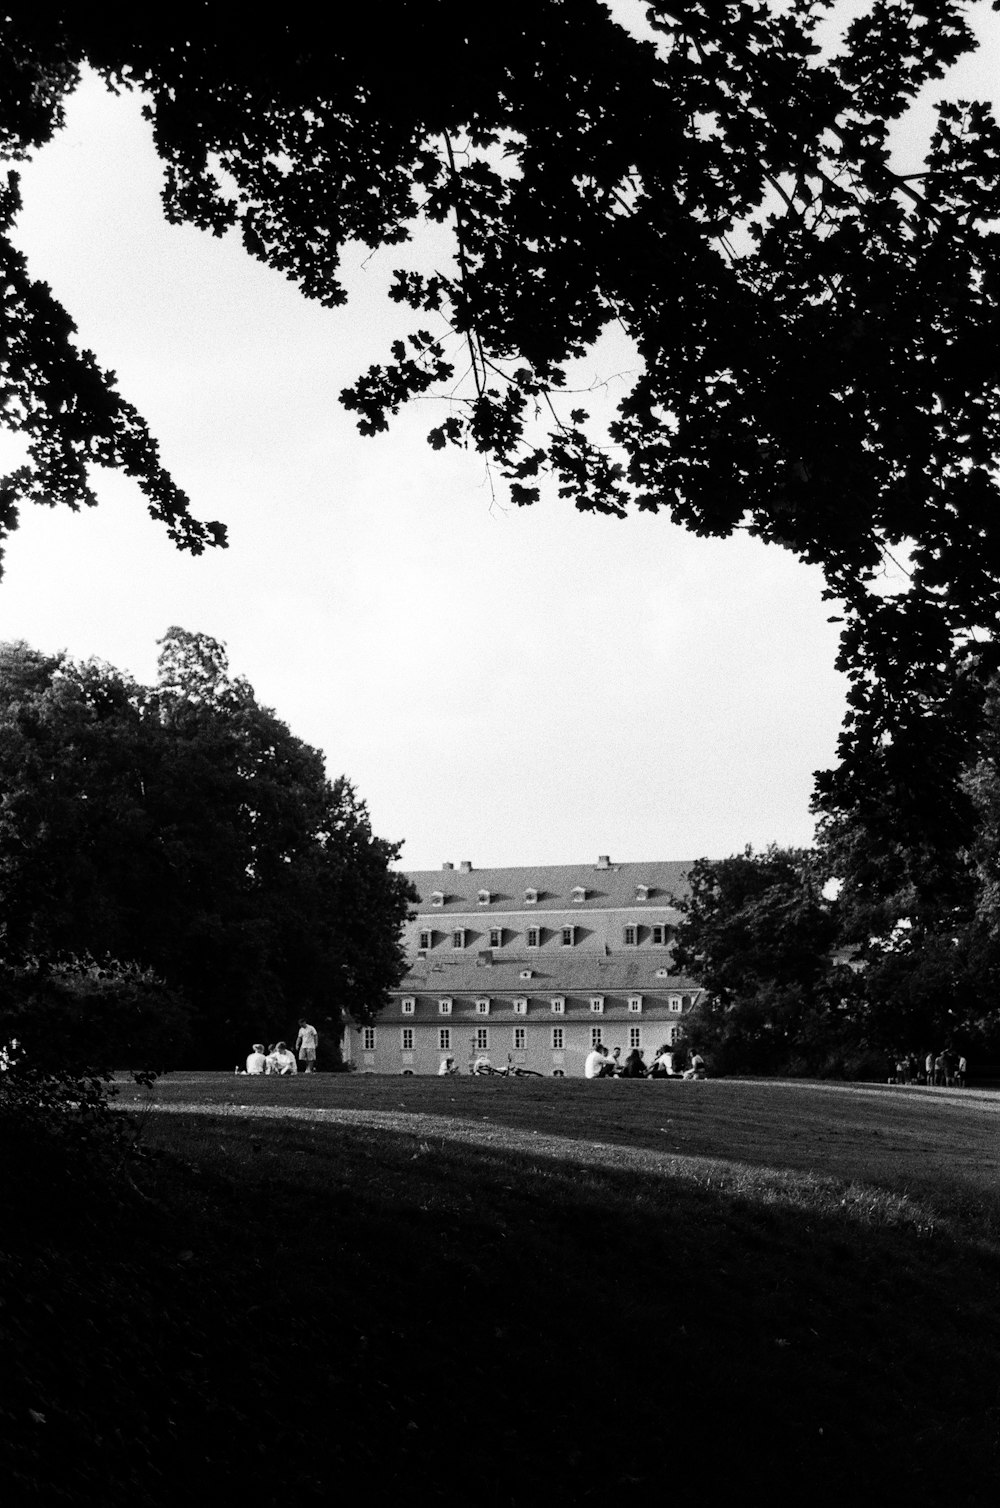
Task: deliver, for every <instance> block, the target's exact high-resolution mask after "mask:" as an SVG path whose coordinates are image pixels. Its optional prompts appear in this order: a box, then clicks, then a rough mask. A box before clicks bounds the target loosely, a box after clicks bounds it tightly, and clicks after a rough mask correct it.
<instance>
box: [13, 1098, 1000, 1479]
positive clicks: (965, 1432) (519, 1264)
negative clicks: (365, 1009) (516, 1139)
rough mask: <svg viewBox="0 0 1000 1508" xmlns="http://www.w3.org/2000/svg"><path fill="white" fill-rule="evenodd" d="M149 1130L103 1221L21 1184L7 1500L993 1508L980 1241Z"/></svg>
mask: <svg viewBox="0 0 1000 1508" xmlns="http://www.w3.org/2000/svg"><path fill="white" fill-rule="evenodd" d="M168 1119H169V1124H167V1121H168ZM148 1135H149V1136H150V1137H151V1138H153V1139H154V1140H155V1141H156V1142H158V1143H163V1144H164V1145H167V1146H169V1149H170V1150H169V1154H167V1155H164V1156H158V1157H156V1158H154V1159H153V1160H152V1161H151V1162H149V1163H148V1164H147V1166H146V1168H145V1170H144V1173H143V1175H142V1177H141V1178H139V1179H137V1182H138V1184H139V1187H138V1188H137V1190H136V1192H135V1194H134V1195H129V1196H128V1197H124V1198H122V1199H116V1200H111V1201H109V1202H108V1204H107V1206H106V1207H104V1208H101V1207H100V1200H99V1198H97V1199H91V1200H89V1201H88V1200H83V1201H81V1202H79V1203H77V1204H74V1201H73V1199H72V1198H69V1199H67V1200H65V1201H64V1203H63V1205H62V1208H61V1209H60V1210H59V1211H58V1212H56V1211H53V1210H52V1209H51V1208H48V1207H47V1205H46V1201H45V1199H44V1197H40V1196H39V1191H38V1190H37V1189H36V1190H35V1191H34V1194H33V1195H32V1194H31V1191H30V1190H29V1189H28V1188H27V1185H25V1190H24V1191H23V1192H25V1197H26V1204H25V1209H26V1210H27V1211H28V1216H27V1218H26V1220H25V1221H24V1222H22V1225H21V1227H20V1229H19V1231H18V1232H16V1233H12V1234H11V1235H10V1237H9V1239H8V1240H7V1242H6V1246H7V1248H8V1264H7V1268H6V1273H7V1277H6V1287H5V1291H4V1294H3V1299H4V1304H3V1307H2V1308H0V1327H2V1344H3V1351H4V1358H5V1367H4V1371H5V1376H6V1379H7V1381H6V1383H5V1384H4V1385H3V1391H2V1393H0V1406H2V1408H3V1414H4V1424H5V1426H6V1428H5V1431H4V1433H5V1438H6V1442H7V1443H6V1446H5V1447H4V1449H5V1453H6V1460H5V1461H4V1463H3V1465H4V1471H5V1479H6V1480H7V1482H8V1483H10V1484H12V1485H13V1497H8V1499H7V1500H8V1501H9V1502H18V1503H19V1502H22V1501H24V1502H37V1503H40V1504H59V1503H67V1504H70V1503H72V1504H76V1503H80V1504H83V1503H92V1502H101V1503H102V1504H114V1503H119V1502H121V1503H125V1502H129V1503H132V1504H135V1503H141V1504H143V1505H144V1508H145V1505H160V1504H163V1505H166V1504H170V1505H171V1508H175V1505H177V1504H178V1503H179V1502H181V1501H182V1500H183V1498H184V1497H185V1496H188V1495H191V1496H197V1498H198V1499H199V1500H201V1499H205V1498H209V1499H212V1498H217V1497H220V1496H221V1497H222V1498H223V1500H225V1501H242V1502H247V1503H261V1504H264V1503H267V1504H281V1505H284V1504H288V1505H294V1504H300V1503H313V1502H316V1503H319V1502H331V1501H333V1500H335V1499H341V1498H342V1497H343V1496H344V1495H346V1494H349V1495H350V1496H352V1497H363V1498H364V1499H365V1500H367V1501H369V1502H372V1503H375V1504H383V1503H393V1504H396V1503H401V1502H406V1501H409V1500H410V1499H411V1498H412V1499H429V1500H430V1501H432V1502H439V1503H449V1504H450V1503H455V1504H459V1503H461V1504H467V1505H473V1508H474V1505H478V1504H489V1505H493V1504H496V1505H500V1504H516V1505H521V1504H524V1505H529V1504H534V1503H536V1502H540V1501H541V1502H545V1503H549V1504H553V1503H554V1504H562V1503H565V1504H575V1503H591V1502H592V1503H600V1504H603V1503H614V1502H618V1501H622V1500H626V1501H630V1502H632V1501H635V1502H639V1501H640V1500H642V1501H645V1500H647V1499H649V1497H650V1496H651V1494H654V1493H655V1494H656V1495H657V1496H660V1495H663V1496H664V1497H667V1498H671V1499H675V1498H682V1499H683V1500H686V1501H687V1502H689V1503H694V1504H715V1503H719V1504H722V1503H726V1504H728V1503H731V1502H733V1501H734V1500H739V1499H742V1498H755V1497H759V1498H761V1499H763V1500H765V1501H768V1502H769V1503H771V1504H775V1503H778V1504H786V1503H787V1504H805V1503H808V1504H827V1503H829V1504H834V1503H837V1504H842V1503H844V1502H850V1503H853V1504H867V1503H876V1502H878V1503H885V1502H896V1501H904V1500H905V1501H906V1502H908V1503H910V1504H914V1503H916V1504H935V1505H940V1504H945V1503H947V1504H949V1505H960V1504H986V1503H990V1504H992V1503H993V1502H995V1498H996V1481H997V1468H998V1465H1000V1452H998V1421H1000V1407H998V1403H1000V1398H998V1385H997V1382H996V1376H995V1374H996V1356H997V1354H998V1350H1000V1317H998V1307H997V1292H998V1284H997V1278H998V1272H1000V1269H998V1266H997V1262H996V1259H995V1258H994V1257H993V1256H992V1255H991V1254H990V1253H988V1252H982V1251H977V1250H974V1249H972V1248H971V1247H966V1246H963V1245H962V1244H961V1243H959V1242H957V1241H955V1240H954V1239H952V1238H951V1237H950V1236H948V1235H942V1234H941V1233H930V1232H928V1231H927V1230H926V1229H922V1228H921V1227H920V1226H919V1225H918V1224H915V1223H912V1222H911V1223H904V1224H901V1225H899V1226H888V1227H885V1228H872V1227H870V1226H867V1225H865V1224H864V1223H863V1217H862V1216H860V1215H859V1217H858V1218H857V1219H855V1218H853V1217H852V1218H851V1219H847V1218H846V1217H845V1218H835V1217H833V1216H830V1215H817V1214H816V1213H815V1212H810V1211H802V1210H797V1209H795V1208H790V1207H787V1206H781V1205H762V1204H760V1203H758V1202H756V1201H755V1200H754V1199H753V1198H743V1197H740V1196H737V1195H733V1194H732V1193H727V1194H720V1193H717V1192H713V1191H712V1190H711V1189H708V1190H706V1189H702V1188H694V1187H691V1186H688V1185H683V1184H681V1185H678V1184H673V1183H671V1182H670V1181H669V1180H665V1179H664V1178H662V1177H660V1176H656V1175H653V1174H650V1173H646V1172H640V1173H636V1172H619V1171H614V1170H608V1169H594V1168H581V1167H579V1166H575V1165H574V1164H572V1163H558V1162H552V1161H546V1160H544V1159H539V1158H532V1157H531V1156H530V1155H524V1154H520V1153H519V1154H509V1153H506V1152H502V1151H498V1152H492V1151H488V1150H482V1149H479V1148H476V1149H469V1148H465V1147H460V1146H455V1145H450V1144H448V1143H447V1142H444V1141H441V1140H437V1139H435V1138H433V1137H431V1138H429V1139H424V1140H420V1139H418V1138H416V1137H414V1136H411V1135H400V1134H393V1133H391V1132H378V1133H373V1132H371V1131H366V1130H360V1129H359V1130H348V1131H344V1130H342V1129H339V1128H337V1129H331V1128H328V1127H322V1126H302V1125H292V1126H282V1127H280V1128H276V1127H275V1125H274V1123H273V1122H270V1123H263V1122H260V1123H249V1124H248V1123H246V1122H244V1123H242V1124H241V1125H235V1124H232V1123H228V1122H219V1121H213V1120H211V1119H210V1118H207V1117H184V1118H181V1117H169V1118H166V1117H164V1120H163V1123H162V1124H157V1125H155V1126H153V1127H151V1128H150V1130H149V1132H148Z"/></svg>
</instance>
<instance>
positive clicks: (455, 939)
mask: <svg viewBox="0 0 1000 1508" xmlns="http://www.w3.org/2000/svg"><path fill="white" fill-rule="evenodd" d="M451 945H452V947H453V948H464V947H465V928H464V927H456V928H455V930H454V932H453V933H452V934H451Z"/></svg>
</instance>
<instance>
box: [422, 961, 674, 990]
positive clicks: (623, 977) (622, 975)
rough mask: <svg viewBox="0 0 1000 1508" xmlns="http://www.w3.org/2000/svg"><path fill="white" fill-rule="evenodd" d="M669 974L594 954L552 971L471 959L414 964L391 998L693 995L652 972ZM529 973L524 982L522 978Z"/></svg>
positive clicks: (538, 964) (655, 964) (654, 964)
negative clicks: (625, 994)
mask: <svg viewBox="0 0 1000 1508" xmlns="http://www.w3.org/2000/svg"><path fill="white" fill-rule="evenodd" d="M664 968H669V965H665V964H664V962H663V960H662V959H657V958H655V957H650V958H645V959H644V958H627V959H626V958H604V957H602V956H601V955H600V954H596V953H594V954H590V955H581V956H580V957H578V958H572V959H569V958H560V960H559V966H558V968H548V967H546V966H545V964H544V962H543V961H541V960H538V961H535V960H532V962H531V963H530V964H527V963H525V962H524V961H523V960H514V961H511V962H509V963H508V962H503V963H497V962H494V963H483V964H477V963H476V962H474V961H473V960H471V959H462V960H456V961H455V962H454V963H452V962H451V961H450V960H449V961H448V962H446V963H437V962H434V963H432V962H431V961H430V960H429V959H425V958H418V959H416V960H415V961H414V962H413V963H411V965H410V967H409V969H408V970H407V972H406V975H405V977H404V979H403V981H402V983H401V984H400V985H399V986H398V987H397V989H396V990H394V991H393V994H402V995H416V994H424V995H428V994H433V995H441V996H449V995H483V996H487V995H489V996H492V995H542V996H546V997H547V996H549V995H569V994H586V995H589V994H594V995H602V994H613V993H617V992H622V991H625V992H628V991H631V992H633V993H635V994H641V993H643V992H644V991H645V992H648V993H650V994H667V993H670V992H671V991H675V992H676V991H678V990H683V991H685V992H687V993H691V992H693V991H697V990H698V989H699V986H698V985H696V984H695V983H694V982H693V981H692V980H691V979H688V978H687V976H686V975H683V974H676V973H673V972H672V971H671V972H668V973H667V974H666V977H665V978H658V977H657V973H658V970H660V969H664ZM529 970H530V973H531V978H530V979H524V978H522V977H521V976H522V974H525V973H527V972H529Z"/></svg>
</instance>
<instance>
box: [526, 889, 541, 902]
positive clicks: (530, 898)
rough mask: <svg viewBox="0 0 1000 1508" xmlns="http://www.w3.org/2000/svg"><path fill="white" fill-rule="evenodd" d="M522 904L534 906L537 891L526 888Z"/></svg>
mask: <svg viewBox="0 0 1000 1508" xmlns="http://www.w3.org/2000/svg"><path fill="white" fill-rule="evenodd" d="M524 904H525V905H526V906H536V905H537V904H538V891H537V890H535V889H528V890H526V891H525V892H524Z"/></svg>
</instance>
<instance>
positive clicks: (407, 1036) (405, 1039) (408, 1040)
mask: <svg viewBox="0 0 1000 1508" xmlns="http://www.w3.org/2000/svg"><path fill="white" fill-rule="evenodd" d="M402 1045H403V1051H404V1052H412V1051H413V1027H412V1026H404V1027H403V1031H402Z"/></svg>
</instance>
